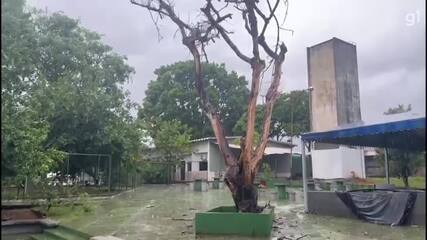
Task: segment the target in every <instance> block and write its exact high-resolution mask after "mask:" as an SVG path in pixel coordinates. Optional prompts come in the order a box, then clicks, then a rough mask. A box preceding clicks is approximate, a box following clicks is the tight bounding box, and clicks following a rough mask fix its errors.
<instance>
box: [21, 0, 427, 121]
mask: <svg viewBox="0 0 427 240" xmlns="http://www.w3.org/2000/svg"><path fill="white" fill-rule="evenodd" d="M175 2H179V4H178V6H177V8H178V9H179V10H180V12H181V16H188V15H190V14H189V12H191V10H194V9H198V8H199V7H200V6H201V5H199V6H197V3H200V4H202V3H203V1H196V0H179V1H175ZM289 3H290V4H289V12H288V17H287V20H286V24H285V26H286V27H287V28H291V29H293V30H294V33H293V34H291V33H290V32H284V33H283V36H284V37H283V41H284V42H285V44H286V45H287V47H288V53H287V55H286V60H285V63H284V66H283V72H284V75H283V78H282V83H283V86H282V89H283V90H284V91H290V90H296V89H306V88H307V81H308V80H307V56H306V51H307V50H306V48H307V47H309V46H312V45H314V44H317V43H320V42H322V41H325V40H328V39H331V38H332V37H338V38H340V39H342V40H345V41H349V42H352V43H355V44H356V46H357V55H358V56H357V59H358V68H359V69H358V71H359V85H360V96H361V109H362V119H363V120H364V121H366V122H371V121H376V120H378V119H379V118H381V116H382V113H383V112H384V111H385V110H386V109H387V108H388V107H391V106H396V105H397V104H412V108H413V112H415V113H418V114H420V115H423V116H425V97H426V93H425V84H426V83H425V74H426V70H425V59H426V55H425V40H426V39H425V36H426V32H425V1H424V0H408V1H404V0H381V1H380V0H376V1H358V0H346V1H342V0H326V1H315V0H289ZM29 4H30V5H31V6H35V7H37V8H41V9H45V8H47V10H48V11H49V12H55V11H61V12H63V13H64V14H66V15H68V16H70V17H72V18H77V19H79V20H80V22H81V24H82V25H83V26H84V27H86V28H88V29H90V30H93V31H96V32H98V33H100V34H102V35H103V39H104V41H105V42H106V43H107V44H109V45H110V46H112V47H113V49H114V51H116V52H118V53H119V54H122V55H126V56H127V57H128V64H129V65H131V66H132V67H134V68H135V70H136V74H135V75H134V76H133V77H132V81H131V83H129V84H128V85H127V86H126V87H127V89H129V90H130V92H131V99H132V100H133V101H135V102H137V103H139V104H141V103H142V100H143V98H144V95H145V94H144V92H145V90H146V88H147V84H148V82H150V81H151V80H153V79H154V74H153V71H154V70H155V69H156V68H158V67H159V66H161V65H165V64H171V63H173V62H176V61H180V60H187V59H190V55H189V53H188V51H187V50H186V49H185V48H184V47H183V46H182V44H181V42H180V36H179V35H177V36H176V37H175V38H173V33H174V32H175V31H174V30H175V27H174V26H173V25H172V24H170V22H167V21H165V22H163V23H162V24H161V33H162V35H163V39H162V40H161V41H160V42H159V41H158V38H157V32H156V30H155V27H154V26H153V24H152V22H151V20H150V17H149V14H148V12H147V11H145V10H144V9H142V8H140V7H137V6H134V5H131V4H130V2H129V1H128V0H114V1H105V0H91V1H88V0H31V1H29ZM188 6H191V8H192V9H186V7H188ZM189 18H190V19H191V16H190V17H189ZM236 18H237V20H240V18H239V17H237V16H236ZM227 27H229V28H230V29H233V30H235V31H236V33H235V34H234V36H233V39H234V40H235V41H236V43H237V44H238V45H239V46H246V48H243V49H244V50H247V49H249V47H250V44H249V42H248V38H247V35H245V34H246V33H244V32H241V31H239V29H242V27H241V26H240V25H236V24H235V23H234V22H230V23H229V24H228V25H227ZM233 27H234V28H233ZM208 55H209V57H210V59H209V60H210V61H215V62H224V63H225V64H226V66H227V68H228V69H230V70H231V69H232V70H235V71H237V72H238V73H239V74H241V75H245V76H246V77H247V79H248V76H250V67H249V66H248V65H247V64H246V63H243V62H242V61H240V60H239V59H238V58H237V57H236V56H235V55H234V54H233V52H232V51H231V50H229V49H228V48H227V46H226V45H225V44H224V43H222V42H218V43H217V44H215V45H212V46H209V48H208Z"/></svg>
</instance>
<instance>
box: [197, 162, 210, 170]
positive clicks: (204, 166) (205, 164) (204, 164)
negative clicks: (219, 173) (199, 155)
mask: <svg viewBox="0 0 427 240" xmlns="http://www.w3.org/2000/svg"><path fill="white" fill-rule="evenodd" d="M207 170H208V162H199V171H207Z"/></svg>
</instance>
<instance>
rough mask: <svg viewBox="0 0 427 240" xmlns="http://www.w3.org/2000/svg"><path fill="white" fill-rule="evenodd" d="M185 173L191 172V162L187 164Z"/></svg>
mask: <svg viewBox="0 0 427 240" xmlns="http://www.w3.org/2000/svg"><path fill="white" fill-rule="evenodd" d="M187 172H191V162H188V163H187Z"/></svg>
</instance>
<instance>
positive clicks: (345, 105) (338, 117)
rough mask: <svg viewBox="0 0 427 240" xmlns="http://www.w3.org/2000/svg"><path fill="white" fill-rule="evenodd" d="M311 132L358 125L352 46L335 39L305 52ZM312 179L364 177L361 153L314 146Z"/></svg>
mask: <svg viewBox="0 0 427 240" xmlns="http://www.w3.org/2000/svg"><path fill="white" fill-rule="evenodd" d="M307 67H308V85H309V86H310V87H313V91H310V99H311V101H310V104H311V106H310V123H311V131H314V132H321V131H328V130H331V129H336V128H339V127H345V125H351V124H360V123H361V122H362V117H361V112H360V94H359V79H358V71H357V54H356V46H355V45H354V44H351V43H348V42H345V41H343V40H340V39H338V38H332V39H330V40H328V41H325V42H322V43H319V44H316V45H314V46H312V47H308V48H307ZM311 157H312V167H313V178H319V179H333V178H348V177H351V176H352V172H354V174H356V175H357V176H359V177H363V178H364V177H365V170H364V169H365V166H364V156H363V149H360V148H357V147H349V146H338V145H334V144H320V143H317V144H316V143H315V144H314V146H313V149H312V151H311Z"/></svg>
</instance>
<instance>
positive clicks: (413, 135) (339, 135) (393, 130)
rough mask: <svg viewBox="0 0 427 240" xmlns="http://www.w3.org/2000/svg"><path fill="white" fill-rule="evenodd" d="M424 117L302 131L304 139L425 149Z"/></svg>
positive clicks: (369, 145)
mask: <svg viewBox="0 0 427 240" xmlns="http://www.w3.org/2000/svg"><path fill="white" fill-rule="evenodd" d="M425 127H426V118H425V117H422V118H415V119H408V120H401V121H394V122H387V123H380V124H372V125H363V126H357V127H350V128H344V129H335V130H330V131H325V132H310V133H305V134H302V135H301V138H302V140H304V141H315V142H323V143H335V144H342V145H350V146H366V147H381V148H385V147H386V148H397V149H407V150H422V151H424V150H425Z"/></svg>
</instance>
